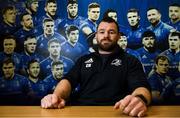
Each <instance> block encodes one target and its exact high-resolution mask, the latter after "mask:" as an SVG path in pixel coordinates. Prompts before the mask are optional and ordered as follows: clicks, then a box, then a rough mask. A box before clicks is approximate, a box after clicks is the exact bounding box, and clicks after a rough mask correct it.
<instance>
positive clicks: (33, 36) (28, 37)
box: [25, 35, 36, 41]
mask: <svg viewBox="0 0 180 118" xmlns="http://www.w3.org/2000/svg"><path fill="white" fill-rule="evenodd" d="M32 38H36V36H35V35H27V36H26V37H25V41H27V40H28V39H32Z"/></svg>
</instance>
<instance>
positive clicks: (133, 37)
mask: <svg viewBox="0 0 180 118" xmlns="http://www.w3.org/2000/svg"><path fill="white" fill-rule="evenodd" d="M144 31H145V29H144V28H142V27H138V28H137V29H129V30H128V31H127V32H126V35H127V42H128V48H131V49H138V48H140V47H142V46H143V45H142V34H143V33H144Z"/></svg>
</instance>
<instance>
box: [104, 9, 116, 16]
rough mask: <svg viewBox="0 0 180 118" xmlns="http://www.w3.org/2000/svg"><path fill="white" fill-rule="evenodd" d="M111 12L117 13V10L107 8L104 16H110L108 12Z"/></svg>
mask: <svg viewBox="0 0 180 118" xmlns="http://www.w3.org/2000/svg"><path fill="white" fill-rule="evenodd" d="M110 12H113V13H117V11H115V10H114V9H107V10H106V11H105V12H104V14H103V18H104V17H109V16H108V14H109V13H110Z"/></svg>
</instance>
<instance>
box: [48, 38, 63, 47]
mask: <svg viewBox="0 0 180 118" xmlns="http://www.w3.org/2000/svg"><path fill="white" fill-rule="evenodd" d="M53 42H55V43H58V44H61V43H60V41H59V40H58V39H57V38H53V39H50V40H49V41H48V47H49V46H50V44H51V43H53Z"/></svg>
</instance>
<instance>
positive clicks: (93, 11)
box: [88, 7, 100, 21]
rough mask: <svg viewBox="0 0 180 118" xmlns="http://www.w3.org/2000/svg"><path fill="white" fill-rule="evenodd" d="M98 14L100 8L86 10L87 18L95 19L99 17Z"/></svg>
mask: <svg viewBox="0 0 180 118" xmlns="http://www.w3.org/2000/svg"><path fill="white" fill-rule="evenodd" d="M99 15H100V8H99V7H97V8H90V9H89V10H88V17H89V19H91V20H92V21H97V20H98V19H99Z"/></svg>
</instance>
